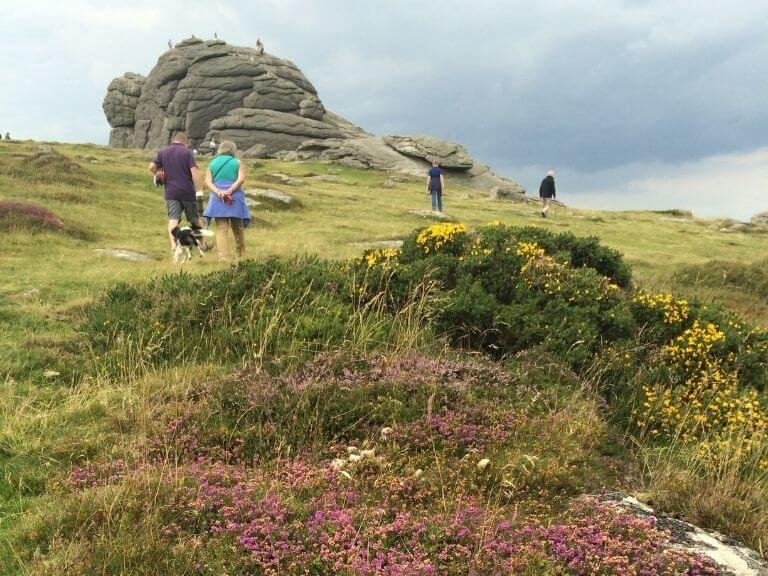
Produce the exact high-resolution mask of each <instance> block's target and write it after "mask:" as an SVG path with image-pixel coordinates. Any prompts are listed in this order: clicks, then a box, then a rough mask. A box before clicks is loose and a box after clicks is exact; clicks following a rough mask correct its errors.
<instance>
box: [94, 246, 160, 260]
mask: <svg viewBox="0 0 768 576" xmlns="http://www.w3.org/2000/svg"><path fill="white" fill-rule="evenodd" d="M95 252H96V253H98V254H105V255H107V256H114V257H115V258H120V259H121V260H133V261H135V262H148V261H150V260H152V258H151V257H149V256H147V255H146V254H141V253H139V252H131V251H130V250H120V249H118V248H96V250H95Z"/></svg>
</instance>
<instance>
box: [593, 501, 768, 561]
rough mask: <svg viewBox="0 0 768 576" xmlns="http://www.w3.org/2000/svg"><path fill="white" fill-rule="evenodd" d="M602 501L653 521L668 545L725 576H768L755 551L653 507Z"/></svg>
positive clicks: (629, 502)
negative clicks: (698, 557)
mask: <svg viewBox="0 0 768 576" xmlns="http://www.w3.org/2000/svg"><path fill="white" fill-rule="evenodd" d="M603 499H604V500H605V501H607V502H609V503H611V504H614V505H615V506H618V507H619V508H622V509H623V510H626V511H628V512H631V513H632V514H634V515H636V516H640V517H642V518H653V519H654V523H655V525H656V527H658V528H660V529H662V530H665V531H667V532H668V533H669V535H670V536H669V544H670V546H672V547H679V548H684V549H686V550H688V551H690V552H694V553H696V554H701V555H703V556H707V557H709V558H711V559H712V560H713V561H714V562H716V563H717V564H718V565H719V566H721V567H722V568H723V570H724V574H730V575H732V576H768V562H766V561H764V560H762V559H761V558H760V556H759V555H758V553H757V552H755V551H754V550H750V549H749V548H747V547H746V546H744V545H743V544H741V543H739V542H736V541H733V540H729V539H728V538H726V537H725V536H723V535H722V534H718V533H717V532H706V531H704V530H702V529H701V528H698V527H696V526H693V525H692V524H688V523H687V522H683V521H681V520H677V519H675V518H670V517H668V516H666V515H664V514H661V513H658V512H655V511H654V510H653V508H650V507H649V506H646V505H644V504H641V503H640V502H639V501H637V500H636V499H635V498H632V497H627V496H624V495H623V494H611V495H607V496H605V497H604V498H603Z"/></svg>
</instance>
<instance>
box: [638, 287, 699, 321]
mask: <svg viewBox="0 0 768 576" xmlns="http://www.w3.org/2000/svg"><path fill="white" fill-rule="evenodd" d="M632 302H635V303H637V304H641V305H643V306H645V307H646V308H650V309H653V310H660V311H661V312H662V313H663V314H664V323H665V324H679V323H682V322H685V321H686V320H687V319H688V315H689V314H690V307H689V306H688V301H687V300H682V299H679V298H675V297H674V296H672V294H669V293H665V292H659V293H657V294H649V293H646V292H640V293H639V294H637V295H635V297H634V298H632Z"/></svg>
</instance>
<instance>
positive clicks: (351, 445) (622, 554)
mask: <svg viewBox="0 0 768 576" xmlns="http://www.w3.org/2000/svg"><path fill="white" fill-rule="evenodd" d="M38 146H39V144H38V143H32V142H28V143H6V142H0V222H2V224H3V226H4V227H5V232H6V235H5V249H4V250H3V252H2V254H0V269H2V280H1V281H0V318H2V323H3V330H2V333H0V349H2V350H3V354H2V359H1V360H0V374H2V375H3V384H2V385H3V394H2V397H1V398H2V399H1V400H0V463H1V464H2V467H3V475H2V477H3V480H4V481H3V484H2V489H1V490H0V498H2V500H1V501H0V502H1V503H0V567H2V568H3V569H4V570H5V571H8V572H10V573H20V574H58V573H68V574H102V573H113V574H114V573H121V574H122V573H125V574H156V573H157V571H158V570H159V569H160V568H162V570H161V571H162V573H167V574H190V573H191V574H221V573H229V574H246V573H250V572H252V571H253V570H261V571H262V572H263V573H269V574H271V573H275V574H283V573H286V574H294V573H296V574H299V573H313V574H326V573H328V574H330V573H350V574H368V573H370V574H384V573H387V574H388V573H392V574H402V573H415V574H422V573H423V574H428V573H433V572H431V571H434V570H435V569H437V570H438V572H439V573H456V574H466V573H470V572H471V571H475V572H476V573H479V574H484V573H494V571H499V570H502V571H506V572H509V571H510V570H513V571H515V570H516V571H517V572H519V573H528V574H562V573H566V574H569V573H572V572H569V571H568V570H569V568H566V566H568V565H569V562H572V561H573V562H575V561H576V560H574V559H573V558H569V557H566V556H562V555H560V552H558V550H560V548H559V547H558V538H562V534H568V535H569V536H568V537H567V538H568V539H570V540H571V541H583V545H584V546H588V545H591V544H588V543H594V541H595V538H596V537H597V533H599V532H600V531H604V532H605V533H611V534H615V535H617V536H616V540H615V541H614V542H613V543H612V544H611V546H613V548H611V547H610V546H609V547H607V548H605V547H602V548H600V549H599V550H595V551H594V554H592V556H591V558H592V559H591V560H585V559H580V560H579V562H582V564H580V565H579V566H580V568H579V569H581V570H587V571H588V570H608V572H607V573H612V572H610V570H617V569H616V568H615V567H614V568H610V561H611V560H610V558H623V559H624V561H626V562H627V563H628V565H632V566H639V565H643V564H644V563H647V562H648V561H649V560H648V559H649V558H654V557H659V548H658V546H660V541H661V539H660V535H659V534H658V533H657V532H655V531H654V530H652V529H651V528H650V527H648V526H645V525H643V526H640V525H635V524H633V523H632V522H633V521H632V520H630V519H628V518H625V517H623V516H621V515H617V514H616V513H615V512H613V511H612V510H611V509H609V508H606V507H605V506H604V505H603V504H601V503H600V502H597V501H594V500H591V499H586V500H584V499H581V498H580V497H581V496H583V495H585V494H586V495H588V494H598V493H601V492H606V491H612V490H623V491H630V492H634V493H639V494H642V495H644V497H645V498H646V499H649V500H652V501H653V502H655V503H657V504H659V505H660V506H662V507H663V508H665V509H667V510H668V511H670V512H673V513H676V514H679V515H681V516H684V517H686V518H689V519H691V520H693V521H696V522H700V523H703V524H704V525H707V526H713V527H716V528H718V529H721V530H724V531H726V532H727V533H729V534H731V535H733V536H736V537H738V538H741V539H743V540H745V541H747V542H748V543H749V544H750V545H752V546H754V547H760V546H761V545H762V544H764V542H765V541H766V539H768V521H766V518H768V443H767V442H766V439H765V426H766V423H768V419H767V418H766V416H765V414H766V411H765V407H766V393H767V389H768V388H767V387H766V384H765V382H766V353H767V350H766V344H765V342H766V340H767V338H766V336H765V332H763V331H762V330H761V329H760V328H761V327H763V328H764V327H766V326H768V306H766V298H768V283H767V281H766V278H768V262H766V260H765V259H764V257H763V250H762V247H763V246H764V245H765V243H766V240H767V239H768V236H767V235H766V234H765V233H764V232H761V231H759V230H748V231H740V232H722V231H720V228H721V227H722V226H721V225H720V223H718V222H714V221H703V220H696V219H693V218H690V217H686V216H685V215H684V214H682V215H681V214H678V213H649V212H621V213H619V212H597V211H582V210H575V209H570V208H559V209H556V210H555V211H554V214H553V215H552V217H551V218H548V219H542V218H541V217H540V215H539V213H538V210H537V206H536V205H535V204H526V203H506V202H496V201H491V200H489V199H487V198H486V196H485V194H484V193H481V192H479V191H474V190H467V189H460V188H457V189H453V188H452V187H451V183H450V181H448V183H447V184H448V189H447V192H446V195H445V198H444V204H445V207H446V212H447V213H448V214H449V216H450V218H451V220H452V221H453V222H455V223H461V224H463V225H465V226H461V225H458V224H457V225H450V224H449V225H446V226H439V227H432V228H430V229H429V230H425V229H426V227H428V226H430V225H431V224H435V223H436V222H437V220H435V219H434V217H433V216H431V215H428V214H427V215H421V214H419V213H418V212H420V211H423V210H425V209H426V208H427V207H428V197H427V195H426V193H425V192H424V189H423V188H424V186H423V184H422V183H421V182H397V183H396V184H395V186H394V187H384V186H383V184H384V181H385V180H386V179H387V177H388V175H387V174H384V173H378V172H373V171H362V170H355V169H351V168H347V167H343V166H339V165H333V164H323V163H282V162H272V161H249V162H248V168H249V177H248V180H247V187H249V188H271V189H277V190H280V191H283V192H285V193H288V194H290V195H291V196H293V197H294V198H295V202H294V203H293V204H292V205H291V207H281V206H280V205H279V204H277V203H266V202H265V203H263V204H261V205H260V206H258V207H257V208H255V209H253V211H252V216H253V218H254V223H253V226H252V227H251V228H250V229H249V230H248V231H247V233H246V242H247V257H248V258H249V259H253V260H254V261H250V260H249V261H248V262H245V263H241V264H240V265H238V266H231V265H229V264H222V263H219V262H217V261H216V259H215V258H214V257H213V256H212V255H208V256H206V257H204V258H203V259H197V258H196V259H195V260H194V261H192V262H189V263H186V264H184V265H174V264H173V263H172V262H171V260H170V254H169V253H168V247H167V240H166V238H165V220H166V218H165V206H164V202H163V200H162V193H161V191H160V190H159V189H157V188H155V187H154V186H152V184H151V181H150V178H149V173H148V172H147V170H146V165H147V164H148V162H149V160H150V159H151V158H150V156H149V154H148V153H146V152H142V151H131V150H127V151H126V150H109V149H106V148H102V147H97V146H90V145H60V144H52V145H51V146H52V147H53V149H54V150H56V151H57V152H59V153H60V154H62V155H63V157H64V158H62V157H59V156H56V155H52V154H48V153H43V154H40V152H39V149H38ZM206 160H207V159H205V158H203V159H201V165H202V166H203V167H204V166H205V163H206ZM281 175H287V176H288V178H287V180H288V181H289V182H286V178H284V177H282V176H281ZM565 200H566V201H567V198H565ZM23 203H34V204H35V205H37V206H39V207H42V208H43V209H45V210H47V211H48V212H46V213H43V212H41V211H39V210H38V209H33V208H30V207H28V206H24V205H23ZM489 222H494V224H493V225H488V223H489ZM415 229H420V230H422V233H421V234H419V233H414V232H413V231H414V230H415ZM564 232H570V233H573V234H574V235H576V237H571V236H568V235H565V234H562V233H564ZM589 235H594V236H598V237H599V241H600V244H597V243H595V242H588V241H583V240H579V239H578V238H577V237H582V236H589ZM390 240H405V244H404V246H403V249H402V251H398V252H397V253H396V254H395V253H394V252H393V253H387V252H383V251H375V250H371V248H373V247H375V246H376V244H375V243H376V242H380V241H390ZM105 249H121V250H130V251H134V252H138V253H141V254H144V255H146V256H148V257H149V259H148V260H146V261H130V260H124V259H119V258H116V257H114V256H113V255H110V254H108V253H104V252H100V250H105ZM364 252H365V254H366V255H367V259H363V260H362V261H361V260H351V259H352V258H355V257H359V256H360V255H362V254H363V253H364ZM620 254H623V255H624V256H623V259H622V258H621V256H620ZM625 263H627V264H629V267H631V272H632V282H631V284H630V282H629V272H628V270H629V268H628V267H627V266H626V265H625ZM670 290H671V291H672V292H673V293H674V295H673V294H669V293H668V292H669V291H670ZM691 296H697V297H698V300H696V299H693V300H692V299H691V298H690V297H691ZM721 307H722V308H721ZM726 309H730V310H732V311H734V312H737V313H739V314H741V317H737V316H733V315H730V314H729V313H728V312H727V311H726ZM697 403H698V406H697ZM405 511H408V513H407V514H405V513H404V512H405ZM331 526H334V529H333V530H331V529H330V527H331ZM592 531H597V532H592ZM334 532H335V534H336V536H334V537H332V534H333V533H334ZM169 542H170V543H171V546H170V548H169V544H168V543H169ZM314 547H317V549H314ZM276 550H280V551H281V552H275V551H276ZM510 550H514V551H516V552H515V553H511V552H510ZM438 558H439V559H440V560H439V561H438V560H437V559H438ZM666 558H667V560H665V562H667V561H668V563H667V564H664V565H659V566H657V567H656V569H657V573H659V574H675V573H679V572H680V570H682V569H683V568H684V567H685V569H690V572H689V573H691V574H710V573H713V572H712V571H711V567H708V565H707V564H706V563H705V562H704V563H702V561H700V560H699V559H691V558H688V557H684V556H679V557H677V556H675V557H666ZM589 562H593V564H589ZM0 571H2V570H0ZM526 571H527V572H526ZM3 573H5V572H3ZM574 573H575V572H574Z"/></svg>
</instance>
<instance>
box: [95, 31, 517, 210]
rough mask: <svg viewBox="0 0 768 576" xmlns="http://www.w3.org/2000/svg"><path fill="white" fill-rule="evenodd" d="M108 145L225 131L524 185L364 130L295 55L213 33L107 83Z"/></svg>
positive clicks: (433, 145) (265, 148) (390, 165)
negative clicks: (143, 70) (331, 102)
mask: <svg viewBox="0 0 768 576" xmlns="http://www.w3.org/2000/svg"><path fill="white" fill-rule="evenodd" d="M103 108H104V114H105V115H106V117H107V121H108V122H109V124H110V126H112V131H111V133H110V138H109V145H110V146H115V147H124V148H131V147H135V148H159V147H161V146H165V145H166V144H168V142H169V141H170V137H171V134H172V133H173V132H174V131H177V130H184V131H185V132H186V133H187V135H188V137H189V139H190V142H191V144H192V145H193V146H196V147H199V148H201V149H203V150H205V149H206V148H205V147H204V146H202V144H203V143H204V142H207V141H208V140H209V139H211V138H214V139H216V140H219V141H220V140H223V139H227V140H233V141H234V142H235V143H236V144H237V145H238V147H239V148H240V149H241V150H249V151H251V153H252V154H253V155H258V156H261V157H276V158H283V159H292V158H296V159H320V160H336V161H339V162H342V163H345V164H348V165H352V166H359V167H365V168H377V169H381V170H389V171H393V172H402V173H406V174H412V175H414V176H423V175H424V174H425V171H426V169H427V168H428V167H429V165H430V164H431V162H432V160H433V159H437V160H438V161H439V162H440V164H441V166H442V167H443V168H444V169H445V170H446V171H447V173H448V174H449V176H450V178H451V180H452V181H453V182H457V183H461V184H463V185H466V186H471V187H475V188H488V189H491V188H501V189H504V190H506V191H507V192H508V195H511V196H515V195H521V194H523V193H524V192H525V191H524V189H523V188H522V186H520V185H519V184H518V183H516V182H513V181H511V180H507V179H506V178H501V177H499V176H496V175H495V174H493V172H491V171H490V169H489V168H488V167H487V166H485V165H482V164H479V163H477V162H475V161H474V160H473V159H472V158H471V157H470V155H469V153H468V152H467V151H466V149H465V148H464V147H463V146H461V145H459V144H456V143H453V142H447V141H445V140H441V139H439V138H435V137H433V136H399V135H392V136H385V137H383V138H379V137H375V136H373V135H371V134H368V133H367V132H365V130H363V129H362V128H360V127H358V126H355V125H354V124H352V123H351V122H348V121H347V120H345V119H344V118H342V117H340V116H338V115H336V114H333V113H332V112H329V111H327V110H326V109H325V106H324V105H323V103H322V101H321V100H320V98H319V96H318V94H317V90H316V89H315V87H314V86H313V85H312V83H311V82H310V81H309V80H307V78H306V77H305V76H304V74H303V73H302V72H301V70H299V69H298V68H297V67H296V65H294V64H293V63H292V62H289V61H287V60H284V59H281V58H277V57H276V56H272V55H270V54H266V53H265V54H259V53H258V52H257V51H256V50H255V49H251V48H243V47H239V46H231V45H229V44H227V43H225V42H224V41H223V40H218V39H216V40H205V41H203V40H200V39H198V38H189V39H187V40H184V41H183V42H180V43H179V44H176V46H174V47H173V48H172V49H170V50H168V51H166V52H165V53H164V54H163V55H162V56H160V58H159V60H158V62H157V64H156V65H155V67H154V68H153V69H152V71H151V72H150V73H149V75H148V76H147V77H144V76H141V75H140V74H133V73H127V74H125V75H123V76H121V77H119V78H115V79H114V80H113V81H112V82H111V83H110V84H109V87H108V89H107V95H106V97H105V98H104V103H103Z"/></svg>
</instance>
